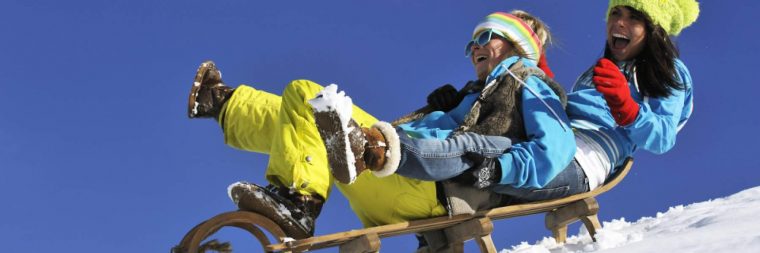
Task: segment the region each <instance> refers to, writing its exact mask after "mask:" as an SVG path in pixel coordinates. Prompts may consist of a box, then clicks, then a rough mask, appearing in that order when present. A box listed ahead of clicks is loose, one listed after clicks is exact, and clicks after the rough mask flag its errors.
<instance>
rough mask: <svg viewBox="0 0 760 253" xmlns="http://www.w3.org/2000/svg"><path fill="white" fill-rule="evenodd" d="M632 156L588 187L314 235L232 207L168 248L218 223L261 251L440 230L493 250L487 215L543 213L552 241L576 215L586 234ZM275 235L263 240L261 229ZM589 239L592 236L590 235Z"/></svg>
mask: <svg viewBox="0 0 760 253" xmlns="http://www.w3.org/2000/svg"><path fill="white" fill-rule="evenodd" d="M632 165H633V160H632V159H631V158H628V159H627V160H626V161H625V164H624V165H623V167H622V168H620V169H619V170H618V171H616V173H615V175H613V177H611V178H610V179H609V180H608V181H607V182H606V183H605V184H604V185H603V186H601V187H598V188H596V189H594V190H593V191H590V192H585V193H581V194H576V195H572V196H568V197H565V198H561V199H554V200H547V201H539V202H532V203H526V204H519V205H511V206H505V207H500V208H494V209H490V210H484V211H479V212H477V213H475V214H473V215H470V214H462V215H456V216H452V217H448V216H444V217H436V218H429V219H422V220H414V221H408V222H401V223H396V224H389V225H384V226H378V227H371V228H365V229H357V230H351V231H346V232H339V233H334V234H328V235H321V236H314V237H310V238H306V239H301V240H288V241H285V240H286V238H287V237H286V235H285V233H284V232H283V231H282V229H281V228H280V227H278V226H277V224H275V223H274V222H272V221H271V220H269V219H267V218H265V217H263V216H261V215H258V214H256V213H252V212H246V211H234V212H228V213H223V214H220V215H217V216H215V217H213V218H211V219H209V220H207V221H204V222H203V223H201V224H198V225H197V226H196V227H195V228H193V229H192V230H190V231H189V232H188V233H187V234H186V235H185V237H184V238H183V239H182V241H181V242H180V244H179V245H178V246H177V247H175V248H174V249H173V250H172V252H188V253H196V252H203V251H205V248H204V247H203V246H201V243H202V242H203V241H204V240H205V239H206V238H208V237H209V236H210V235H212V234H214V233H216V232H217V231H218V230H219V229H221V228H222V227H227V226H232V227H238V228H241V229H244V230H246V231H248V232H250V233H251V235H253V236H254V237H255V238H256V239H257V240H259V242H260V243H261V245H262V247H263V250H264V251H265V252H304V251H309V250H317V249H323V248H329V247H336V246H337V247H339V249H340V252H378V251H379V250H380V238H385V237H391V236H397V235H404V234H411V233H419V232H425V231H433V230H443V231H444V233H445V235H446V238H447V239H448V241H449V242H450V244H449V247H450V249H452V250H453V251H454V252H463V249H464V248H463V247H464V242H465V241H468V240H472V239H474V240H475V241H476V242H477V244H478V246H479V248H480V252H497V250H496V248H495V246H494V244H493V241H492V239H491V232H492V231H493V223H492V220H499V219H504V218H510V217H516V216H523V215H529V214H538V213H546V227H547V228H548V229H549V230H551V231H552V235H553V236H554V239H555V240H556V241H557V242H558V243H563V242H565V239H566V238H567V226H568V225H569V224H571V223H573V222H575V221H578V220H580V221H582V222H583V224H584V225H585V226H586V229H587V230H588V231H589V234H590V235H591V237H592V239H594V235H595V234H596V231H597V230H598V229H600V228H601V224H600V223H599V219H598V218H597V213H598V212H599V204H598V203H597V202H596V199H595V198H594V197H595V196H597V195H599V194H602V193H604V192H607V191H609V190H610V189H612V188H613V187H615V186H616V185H617V184H618V183H620V181H622V180H623V178H624V177H625V176H626V175H627V174H628V171H629V170H630V169H631V166H632ZM262 230H264V231H267V232H268V233H270V234H271V235H272V236H274V237H275V238H277V239H278V242H275V243H272V242H270V241H269V239H268V238H267V236H266V235H265V234H264V231H262ZM594 240H595V239H594Z"/></svg>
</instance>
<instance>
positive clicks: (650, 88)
mask: <svg viewBox="0 0 760 253" xmlns="http://www.w3.org/2000/svg"><path fill="white" fill-rule="evenodd" d="M625 8H628V10H630V11H631V15H633V16H638V17H641V18H642V20H644V23H645V27H646V34H647V35H646V39H645V41H644V48H643V49H642V50H641V52H640V53H639V54H638V55H637V56H636V57H634V66H635V67H636V79H637V82H638V84H639V92H641V94H642V95H644V96H649V97H654V98H659V97H667V96H670V95H671V94H672V90H673V89H676V90H683V89H684V85H683V84H682V83H680V82H678V79H677V78H676V67H675V59H676V58H678V48H676V46H675V45H674V44H673V41H672V40H671V39H670V37H669V36H668V33H667V32H665V29H663V28H662V27H661V26H659V25H655V24H654V23H652V21H651V20H650V19H649V17H647V15H646V14H645V13H643V12H640V11H638V10H636V9H634V8H631V7H628V6H626V7H625ZM604 57H605V58H609V59H612V54H611V53H610V48H609V45H608V44H607V43H606V42H605V43H604Z"/></svg>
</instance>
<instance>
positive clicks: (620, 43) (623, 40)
mask: <svg viewBox="0 0 760 253" xmlns="http://www.w3.org/2000/svg"><path fill="white" fill-rule="evenodd" d="M630 42H631V39H630V38H628V36H625V35H622V34H618V33H613V34H612V48H613V49H618V50H620V49H624V48H625V47H626V46H628V43H630Z"/></svg>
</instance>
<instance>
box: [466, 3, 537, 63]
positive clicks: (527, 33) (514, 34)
mask: <svg viewBox="0 0 760 253" xmlns="http://www.w3.org/2000/svg"><path fill="white" fill-rule="evenodd" d="M488 29H492V30H496V31H498V32H501V33H502V34H504V35H505V36H506V39H507V40H509V41H510V42H512V43H513V44H514V45H515V47H516V48H517V50H518V51H520V53H521V54H522V55H523V56H525V58H528V59H529V60H531V61H533V63H536V62H538V59H539V58H540V57H541V48H542V45H541V40H540V39H539V38H538V35H536V33H535V32H534V31H533V29H531V28H530V26H529V25H528V24H526V23H525V22H524V21H523V20H522V19H520V18H518V17H516V16H514V15H512V14H508V13H504V12H494V13H491V14H490V15H488V16H486V17H485V19H483V21H480V23H478V25H477V26H475V30H474V31H472V38H473V39H474V38H475V37H476V36H478V35H479V34H480V33H481V32H483V31H485V30H488Z"/></svg>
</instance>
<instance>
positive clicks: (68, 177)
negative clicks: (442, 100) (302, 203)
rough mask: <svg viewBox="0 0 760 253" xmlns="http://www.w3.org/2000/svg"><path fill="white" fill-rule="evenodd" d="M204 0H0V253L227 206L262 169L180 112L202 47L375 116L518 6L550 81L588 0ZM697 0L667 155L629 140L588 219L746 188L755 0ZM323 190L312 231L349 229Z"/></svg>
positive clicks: (511, 234)
mask: <svg viewBox="0 0 760 253" xmlns="http://www.w3.org/2000/svg"><path fill="white" fill-rule="evenodd" d="M216 2H217V3H214V2H213V1H197V0H189V1H160V2H159V1H144V0H130V1H123V0H121V1H36V0H24V1H19V0H7V1H4V10H5V11H4V14H3V15H0V32H2V39H1V40H0V57H1V58H2V61H0V78H1V79H0V116H1V117H2V120H0V203H2V204H1V205H0V238H2V239H0V241H2V242H3V243H2V244H3V249H4V251H8V252H53V251H64V252H74V251H77V252H166V251H168V249H169V248H170V247H171V246H173V245H174V244H176V243H177V242H179V240H180V239H181V238H182V236H183V235H184V234H185V232H187V231H188V230H189V229H190V228H192V227H193V226H194V225H196V224H197V223H199V222H201V221H203V220H205V219H207V218H209V217H211V216H213V215H216V214H218V213H221V212H225V211H230V210H233V209H235V207H234V206H233V205H232V204H231V203H230V201H229V199H228V198H227V195H226V187H227V185H229V184H230V183H232V182H235V181H238V180H248V181H252V182H257V183H262V184H263V183H265V181H264V180H263V174H264V168H265V166H266V163H267V156H265V155H262V154H254V153H247V152H243V151H239V150H234V149H232V148H230V147H227V146H225V145H224V143H223V141H222V135H221V131H220V130H219V128H218V126H217V125H216V124H215V122H213V121H211V120H189V119H187V117H186V111H185V110H186V104H187V101H186V100H187V96H188V94H187V92H188V90H189V87H190V84H191V81H192V78H193V75H194V74H195V70H196V68H197V66H198V64H199V63H200V62H202V61H204V60H207V59H212V60H214V61H215V62H216V63H217V65H218V66H219V68H220V69H221V70H222V72H223V73H224V80H225V81H226V82H227V83H228V84H231V85H233V86H235V85H237V84H240V83H246V84H249V85H252V86H254V87H256V88H259V89H263V90H266V91H270V92H274V93H280V91H281V90H282V89H283V88H284V86H285V84H287V83H288V82H289V81H290V80H294V79H301V78H307V79H311V80H314V81H316V82H318V83H321V84H325V85H326V84H330V83H337V84H339V85H340V86H341V88H342V89H345V90H346V91H347V92H348V94H349V95H350V96H351V97H352V98H353V100H354V102H355V103H356V104H357V105H359V106H361V107H362V108H364V109H365V110H366V111H368V112H370V113H372V114H373V115H375V116H377V117H378V118H380V119H387V120H391V119H394V118H396V117H398V116H400V115H402V114H404V113H406V112H409V111H411V110H413V109H416V108H418V107H419V106H421V105H423V104H424V101H425V99H424V98H425V96H426V95H427V94H428V93H429V91H431V90H432V89H434V88H435V87H438V86H440V85H442V84H445V83H452V84H454V85H455V86H457V87H461V86H462V85H463V84H464V83H465V82H466V81H467V80H469V79H471V78H472V77H473V76H474V73H473V70H472V67H471V66H470V64H469V63H468V60H467V59H466V58H464V57H463V50H464V45H465V43H466V42H467V40H468V38H469V36H470V33H471V31H472V28H473V27H474V25H475V24H476V23H477V22H478V20H480V19H481V18H482V17H483V16H485V15H487V14H489V13H491V12H493V11H509V10H511V9H524V10H527V11H529V12H531V13H533V14H535V15H537V16H539V17H541V18H542V19H543V20H544V21H546V23H548V24H549V26H550V27H551V28H552V31H553V32H554V35H555V37H556V43H555V45H554V47H552V48H551V49H549V51H548V58H549V63H550V65H551V67H552V68H553V70H554V72H555V74H556V75H557V78H556V79H557V80H558V81H559V82H560V83H561V84H563V85H564V86H565V88H566V89H569V88H570V87H571V85H572V82H573V81H574V80H575V78H576V77H577V76H578V75H579V74H580V73H581V72H582V71H584V70H585V69H586V68H588V67H589V66H591V65H592V64H593V63H594V62H595V61H596V59H597V58H599V57H600V56H601V52H602V46H603V43H604V41H603V40H604V31H603V29H604V11H605V10H606V1H593V3H592V1H548V0H545V1H544V0H542V1H498V2H497V1H467V2H465V1H453V0H452V1H398V0H394V1H382V2H381V1H372V2H370V1H363V2H359V1H347V0H342V1H330V2H327V1H279V2H277V3H274V1H267V2H266V3H263V2H262V3H258V2H254V1H240V0H228V1H216ZM259 2H260V1H259ZM701 6H702V13H701V15H700V17H699V19H698V20H697V22H696V23H695V24H694V25H692V27H690V28H687V29H686V30H684V31H683V33H682V34H681V36H680V37H679V38H678V39H677V40H676V41H677V43H678V45H679V48H680V49H681V54H682V57H681V58H682V59H683V61H684V62H685V63H686V65H687V66H688V67H689V69H690V70H691V74H692V78H693V80H694V91H695V113H694V115H693V117H692V118H691V120H690V121H689V122H688V124H687V125H686V127H685V128H684V129H683V130H682V131H681V132H680V134H679V137H678V141H677V144H676V147H675V148H674V149H672V150H671V151H670V152H669V153H667V154H665V155H660V156H656V155H652V154H648V153H645V152H639V153H637V155H636V163H635V165H634V168H633V171H632V172H631V174H630V175H629V176H628V177H627V178H626V179H625V181H624V182H623V183H621V185H619V186H618V187H617V188H616V189H614V190H612V191H611V192H609V193H607V194H605V195H603V196H601V197H600V198H599V202H600V204H601V211H600V218H601V219H603V220H610V219H612V218H620V217H626V219H627V220H636V219H638V218H639V217H641V216H651V215H654V214H655V213H656V212H658V211H664V209H666V208H667V207H668V206H673V205H677V204H688V203H692V202H697V201H702V200H706V199H710V198H715V197H721V196H726V195H729V194H731V193H734V192H737V191H739V190H741V189H745V188H749V187H752V186H757V185H758V184H760V170H758V169H759V168H760V166H758V165H759V164H760V162H759V161H760V160H757V159H754V158H755V157H756V153H757V151H758V149H757V148H756V145H755V144H756V143H760V137H759V136H758V135H757V134H755V133H754V131H756V128H757V125H758V116H760V115H759V114H758V112H757V111H756V108H757V106H756V101H757V99H756V97H757V93H758V91H760V89H758V85H757V81H756V80H755V78H754V76H753V73H752V72H751V71H752V69H756V67H755V64H756V63H755V60H756V58H757V57H758V50H757V49H756V46H755V44H756V43H755V42H756V39H757V38H758V36H757V34H755V33H756V32H755V30H753V29H751V28H749V27H750V26H751V25H752V24H753V23H754V20H753V19H751V17H753V16H755V15H756V13H755V12H756V10H758V9H760V8H758V7H760V3H758V2H756V1H732V2H731V4H725V3H723V2H719V1H703V2H702V4H701ZM335 193H336V194H333V196H332V198H331V199H330V201H329V202H328V203H327V204H326V206H325V209H324V211H323V214H322V216H321V217H320V218H319V220H318V222H317V233H318V234H326V233H332V232H338V231H342V230H348V229H356V228H360V227H361V225H360V223H359V221H358V220H357V219H356V218H355V216H354V215H353V213H352V212H351V210H350V208H349V207H348V205H347V202H346V200H345V199H344V198H343V197H342V196H341V195H340V194H339V193H338V191H335ZM576 227H577V226H576ZM573 229H574V228H573ZM221 233H222V235H223V236H227V237H228V238H233V239H235V241H234V243H235V244H234V245H235V246H236V249H239V250H246V249H250V250H257V249H258V245H257V244H255V243H254V242H253V240H250V239H248V237H246V235H245V234H244V233H243V232H242V231H238V230H233V229H229V230H223V231H222V232H221ZM571 233H572V231H571ZM548 235H549V232H548V231H547V230H545V229H544V227H543V216H542V215H533V216H528V217H522V218H515V219H510V220H504V221H498V222H496V230H495V232H494V240H495V241H496V244H497V247H499V248H503V247H507V246H509V245H514V244H517V243H519V242H520V241H530V242H533V241H535V240H538V239H540V238H541V237H543V236H548ZM415 246H416V241H415V240H414V239H413V238H412V237H411V236H405V237H398V238H392V239H387V240H384V241H383V249H384V251H387V252H396V251H398V250H400V251H402V252H409V251H411V250H412V249H413V248H414V247H415Z"/></svg>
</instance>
